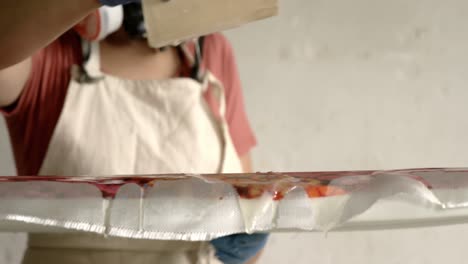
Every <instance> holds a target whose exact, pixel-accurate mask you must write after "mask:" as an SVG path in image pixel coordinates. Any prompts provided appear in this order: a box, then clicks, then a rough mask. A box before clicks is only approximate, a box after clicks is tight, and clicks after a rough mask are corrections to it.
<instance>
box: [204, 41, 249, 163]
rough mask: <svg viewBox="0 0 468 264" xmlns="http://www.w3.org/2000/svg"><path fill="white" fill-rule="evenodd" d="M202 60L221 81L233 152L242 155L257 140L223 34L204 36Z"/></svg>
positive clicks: (230, 50) (233, 60)
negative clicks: (233, 147)
mask: <svg viewBox="0 0 468 264" xmlns="http://www.w3.org/2000/svg"><path fill="white" fill-rule="evenodd" d="M203 63H204V66H205V67H206V68H207V69H208V70H210V71H211V72H212V73H213V74H214V75H215V76H216V77H217V78H218V79H219V80H220V81H221V82H222V83H223V85H224V89H225V93H226V120H227V122H228V125H229V131H230V134H231V137H232V140H233V143H234V146H235V148H236V150H237V153H238V154H239V156H243V155H245V154H247V153H248V152H249V151H250V150H251V149H252V148H253V147H254V146H255V145H256V144H257V141H256V138H255V135H254V133H253V131H252V128H251V126H250V122H249V119H248V117H247V113H246V111H245V105H244V97H243V93H242V86H241V82H240V78H239V73H238V70H237V65H236V60H235V57H234V52H233V50H232V47H231V45H230V43H229V42H228V40H227V39H226V38H225V37H224V36H223V35H221V34H213V35H209V36H207V37H206V40H205V46H204V61H203Z"/></svg>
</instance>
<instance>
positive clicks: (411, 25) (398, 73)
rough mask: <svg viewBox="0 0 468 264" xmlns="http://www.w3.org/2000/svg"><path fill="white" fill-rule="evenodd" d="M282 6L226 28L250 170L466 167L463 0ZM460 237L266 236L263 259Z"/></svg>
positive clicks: (359, 257)
mask: <svg viewBox="0 0 468 264" xmlns="http://www.w3.org/2000/svg"><path fill="white" fill-rule="evenodd" d="M281 8H282V9H281V15H280V16H279V17H278V18H274V19H270V20H268V21H263V22H259V23H256V24H252V25H251V26H248V27H243V28H241V29H237V30H232V31H230V32H228V33H227V35H228V36H229V38H230V39H231V41H232V43H233V46H234V48H235V51H236V53H237V55H238V62H239V67H240V72H241V75H242V80H243V83H244V89H245V97H246V106H247V109H248V112H249V114H250V118H251V121H252V124H253V127H254V129H255V131H256V133H257V136H258V139H259V146H258V148H257V149H256V150H255V151H254V159H255V167H256V168H257V169H258V170H267V171H269V170H275V171H287V170H294V171H298V170H340V169H385V168H406V167H434V166H457V167H458V166H467V165H468V148H466V147H465V146H466V145H467V144H468V117H466V114H465V112H466V111H467V109H468V106H467V103H466V101H467V100H468V89H467V88H466V87H465V86H466V84H467V83H468V82H467V81H468V51H467V48H466V47H468V37H467V30H466V29H467V25H468V2H466V1H462V0H447V1H437V0H413V1H406V0H392V1H384V0H353V1H345V0H289V1H282V2H281ZM0 131H1V129H0ZM6 140H7V139H6V136H5V133H4V132H3V131H1V132H0V153H1V158H0V174H9V173H11V172H12V167H11V165H10V164H11V158H10V154H9V151H8V150H7V147H6V143H5V142H6ZM12 238H15V239H16V240H18V241H20V242H17V243H16V244H15V243H12V242H11V239H12ZM22 239H23V238H22V237H16V236H13V237H12V236H11V235H8V236H7V237H5V236H2V237H0V242H1V244H2V245H4V247H10V248H12V247H14V246H15V245H20V246H21V241H22ZM467 244H468V226H451V227H440V228H425V229H411V230H392V231H379V232H353V233H330V234H328V236H325V235H324V234H298V233H287V234H276V235H274V236H273V237H272V239H271V241H270V244H269V245H268V247H267V250H266V252H265V255H264V258H263V260H262V261H261V264H266V263H300V264H305V263H322V264H326V263H333V264H341V263H343V264H344V263H356V264H358V263H359V264H367V263H369V264H374V263H384V264H386V263H388V264H390V263H391V264H400V263H402V264H403V263H405V264H406V263H411V264H415V263H421V264H422V263H424V264H431V263H434V264H435V263H445V262H449V263H466V261H465V259H467V258H468V250H466V245H467ZM20 250H21V248H20ZM4 252H8V254H10V256H12V259H15V258H16V259H17V254H14V253H11V252H12V251H11V250H5V251H4ZM0 256H1V257H6V256H7V255H5V254H0ZM5 261H6V259H5ZM5 261H2V259H1V258H0V263H16V262H14V261H15V260H11V261H6V262H5ZM12 261H13V262H12Z"/></svg>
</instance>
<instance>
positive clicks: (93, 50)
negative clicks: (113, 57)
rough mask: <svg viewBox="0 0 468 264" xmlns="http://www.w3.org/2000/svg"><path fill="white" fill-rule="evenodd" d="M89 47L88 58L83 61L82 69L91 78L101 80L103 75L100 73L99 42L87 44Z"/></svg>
mask: <svg viewBox="0 0 468 264" xmlns="http://www.w3.org/2000/svg"><path fill="white" fill-rule="evenodd" d="M85 45H89V58H88V59H87V60H85V61H84V65H83V68H84V70H85V72H86V73H87V74H88V75H89V77H91V78H102V77H103V76H104V74H103V73H102V72H101V53H100V49H99V42H98V41H93V42H87V44H85Z"/></svg>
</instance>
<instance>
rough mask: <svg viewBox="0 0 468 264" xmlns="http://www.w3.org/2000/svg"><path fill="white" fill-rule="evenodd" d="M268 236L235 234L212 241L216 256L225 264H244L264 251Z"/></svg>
mask: <svg viewBox="0 0 468 264" xmlns="http://www.w3.org/2000/svg"><path fill="white" fill-rule="evenodd" d="M267 240H268V234H262V233H259V234H252V235H248V234H235V235H230V236H225V237H220V238H217V239H215V240H212V241H211V244H212V245H213V246H214V248H215V249H216V256H217V257H218V259H219V260H221V261H222V262H223V263H224V264H244V263H245V262H246V261H248V260H249V259H250V258H252V257H253V256H255V255H256V254H257V253H258V252H260V250H262V249H263V247H264V246H265V244H266V242H267Z"/></svg>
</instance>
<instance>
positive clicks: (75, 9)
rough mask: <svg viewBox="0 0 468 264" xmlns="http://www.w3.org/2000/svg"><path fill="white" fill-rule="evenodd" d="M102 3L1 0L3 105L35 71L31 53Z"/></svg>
mask: <svg viewBox="0 0 468 264" xmlns="http://www.w3.org/2000/svg"><path fill="white" fill-rule="evenodd" d="M99 6H100V3H99V2H98V1H97V0H66V1H65V0H40V1H38V0H10V1H8V0H4V1H1V2H0V107H4V106H7V105H10V104H11V103H13V102H14V101H15V100H16V99H17V98H18V96H19V94H20V93H21V91H22V89H23V86H24V84H25V82H26V80H27V79H28V78H29V75H30V71H31V60H30V56H31V55H32V54H34V53H35V52H36V51H37V50H39V49H41V48H43V47H45V46H46V45H47V44H49V43H50V42H51V41H53V40H54V39H55V38H57V37H58V36H59V35H61V34H62V33H64V32H65V31H67V30H68V29H70V28H71V27H72V26H73V25H75V24H76V23H77V22H79V21H80V19H82V18H83V17H85V16H86V15H87V14H88V13H90V12H91V11H92V10H94V9H96V8H98V7H99Z"/></svg>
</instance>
